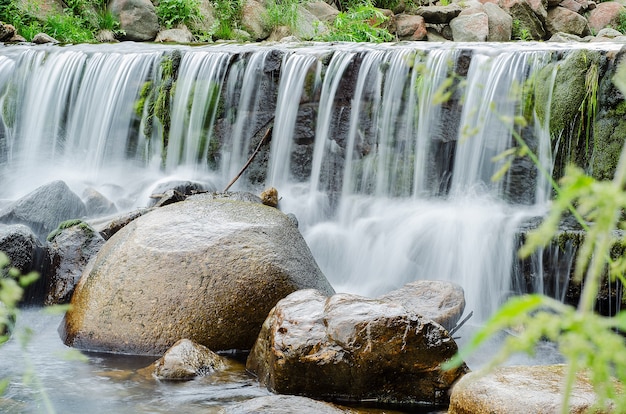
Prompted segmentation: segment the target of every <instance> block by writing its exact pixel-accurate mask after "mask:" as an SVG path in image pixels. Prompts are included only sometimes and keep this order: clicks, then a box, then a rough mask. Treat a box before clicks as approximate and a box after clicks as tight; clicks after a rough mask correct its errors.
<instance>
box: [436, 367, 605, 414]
mask: <svg viewBox="0 0 626 414" xmlns="http://www.w3.org/2000/svg"><path fill="white" fill-rule="evenodd" d="M566 369H567V368H566V366H565V365H546V366H540V365H536V366H508V367H499V368H495V369H493V370H492V371H490V372H488V373H486V374H485V373H478V372H476V373H470V374H467V375H466V376H465V377H463V378H461V379H460V380H459V382H458V383H457V384H456V385H455V386H454V388H453V389H452V396H451V397H450V407H449V410H448V413H449V414H488V413H507V414H527V413H557V412H560V410H561V409H560V406H561V401H562V398H563V397H562V388H563V384H564V381H565V372H566ZM595 402H596V396H595V393H594V391H593V387H592V385H591V384H590V383H589V381H588V379H586V378H585V376H584V375H583V374H579V375H577V381H576V382H575V383H574V387H573V389H572V393H571V397H570V408H569V412H570V413H585V412H587V410H589V409H590V408H591V407H592V406H593V405H594V403H595ZM593 412H596V411H593ZM601 412H605V411H601Z"/></svg>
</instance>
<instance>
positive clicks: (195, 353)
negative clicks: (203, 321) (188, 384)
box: [144, 339, 228, 381]
mask: <svg viewBox="0 0 626 414" xmlns="http://www.w3.org/2000/svg"><path fill="white" fill-rule="evenodd" d="M227 366H228V364H227V363H226V361H225V360H224V358H222V357H221V356H219V355H218V354H216V353H215V352H213V351H211V350H210V349H209V348H207V347H205V346H202V345H200V344H197V343H195V342H193V341H190V340H189V339H181V340H180V341H178V342H176V343H175V344H174V345H172V347H171V348H170V349H168V350H167V351H166V352H165V354H163V356H162V357H161V358H159V359H158V360H157V361H156V362H155V363H153V364H152V365H150V366H149V367H147V368H144V372H149V373H151V374H152V375H153V376H154V377H156V378H157V379H159V380H167V381H172V380H178V381H180V380H191V379H194V378H196V377H204V376H207V375H211V374H213V373H215V372H217V371H223V370H224V369H226V367H227Z"/></svg>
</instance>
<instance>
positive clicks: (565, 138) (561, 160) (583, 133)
mask: <svg viewBox="0 0 626 414" xmlns="http://www.w3.org/2000/svg"><path fill="white" fill-rule="evenodd" d="M601 60H602V54H601V52H599V51H594V50H575V51H573V52H572V53H570V54H569V55H568V56H567V57H566V58H565V59H564V60H562V61H560V62H556V63H552V64H549V65H547V66H545V67H544V68H543V69H541V70H540V71H539V73H538V75H537V80H536V84H535V102H548V101H549V100H548V98H549V94H550V91H551V90H552V99H551V104H550V108H549V113H547V108H546V107H545V106H541V105H539V106H537V107H536V111H537V115H538V116H539V120H540V121H541V122H544V121H545V119H546V117H548V116H549V117H550V136H551V137H552V139H553V140H554V139H557V138H558V139H561V146H560V152H561V153H560V154H558V155H557V160H556V167H555V175H556V176H557V177H559V176H560V174H561V171H562V168H563V166H564V165H566V164H568V163H574V164H576V165H579V166H583V167H585V166H586V165H587V163H588V162H589V158H590V156H591V148H592V142H591V137H590V133H591V131H588V130H586V129H585V125H586V122H587V121H588V119H587V116H588V115H589V113H588V112H587V111H585V110H582V111H581V108H583V109H584V108H586V105H587V103H586V102H585V101H586V100H587V101H589V100H595V99H596V97H595V96H590V94H589V93H588V91H587V87H586V81H585V79H586V76H587V73H588V71H589V70H590V68H591V67H592V66H593V65H595V66H596V67H599V66H600V64H601ZM555 69H556V75H555V80H554V87H552V85H551V80H552V76H553V71H554V70H555ZM591 121H593V119H592V120H591ZM581 123H585V124H581Z"/></svg>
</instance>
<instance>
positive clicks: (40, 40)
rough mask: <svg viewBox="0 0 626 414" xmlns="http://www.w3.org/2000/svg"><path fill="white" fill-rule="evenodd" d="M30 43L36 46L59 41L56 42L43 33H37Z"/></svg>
mask: <svg viewBox="0 0 626 414" xmlns="http://www.w3.org/2000/svg"><path fill="white" fill-rule="evenodd" d="M31 41H32V42H33V43H35V44H38V45H43V44H45V43H59V41H58V40H56V39H55V38H54V37H52V36H50V35H47V34H45V33H37V34H36V35H35V36H33V39H32V40H31Z"/></svg>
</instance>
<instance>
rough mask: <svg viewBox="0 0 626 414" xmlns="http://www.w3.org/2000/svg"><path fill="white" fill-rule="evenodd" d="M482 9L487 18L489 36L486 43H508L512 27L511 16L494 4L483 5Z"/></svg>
mask: <svg viewBox="0 0 626 414" xmlns="http://www.w3.org/2000/svg"><path fill="white" fill-rule="evenodd" d="M483 8H484V10H485V13H487V17H488V18H489V36H487V41H488V42H508V41H509V40H511V29H512V27H513V18H512V17H511V15H509V14H508V13H507V12H505V11H504V10H502V8H501V7H500V6H498V5H497V4H495V3H485V4H484V5H483Z"/></svg>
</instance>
